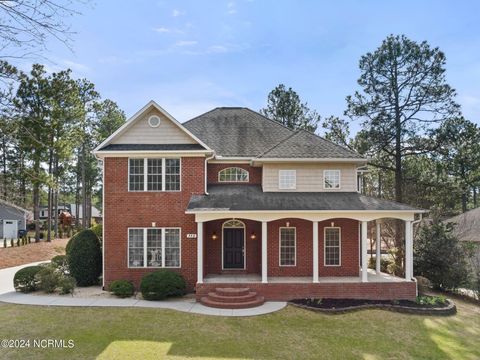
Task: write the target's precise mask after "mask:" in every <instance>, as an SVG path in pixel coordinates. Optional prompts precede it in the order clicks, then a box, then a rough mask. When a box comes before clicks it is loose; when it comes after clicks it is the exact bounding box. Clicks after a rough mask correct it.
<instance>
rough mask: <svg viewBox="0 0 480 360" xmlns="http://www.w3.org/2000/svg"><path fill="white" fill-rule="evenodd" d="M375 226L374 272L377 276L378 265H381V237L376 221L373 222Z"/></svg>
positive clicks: (378, 272)
mask: <svg viewBox="0 0 480 360" xmlns="http://www.w3.org/2000/svg"><path fill="white" fill-rule="evenodd" d="M375 225H376V226H377V236H376V241H375V250H376V254H375V272H376V273H377V274H380V265H381V262H380V260H381V258H382V252H381V250H382V235H381V232H380V230H381V229H380V222H379V221H378V220H377V221H375Z"/></svg>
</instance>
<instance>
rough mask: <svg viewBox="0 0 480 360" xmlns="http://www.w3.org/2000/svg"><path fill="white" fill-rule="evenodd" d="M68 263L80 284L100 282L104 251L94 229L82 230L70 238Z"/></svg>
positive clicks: (88, 284)
mask: <svg viewBox="0 0 480 360" xmlns="http://www.w3.org/2000/svg"><path fill="white" fill-rule="evenodd" d="M66 251H67V263H68V268H69V271H70V275H72V276H73V277H74V278H75V280H76V281H77V285H78V286H90V285H96V284H98V277H99V276H100V274H101V273H102V252H101V250H100V242H99V241H98V238H97V235H95V233H94V232H93V231H92V230H89V229H87V230H82V231H80V232H79V233H78V234H75V236H74V237H72V238H71V239H70V241H69V242H68V244H67V247H66Z"/></svg>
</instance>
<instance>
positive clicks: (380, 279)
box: [204, 269, 407, 284]
mask: <svg viewBox="0 0 480 360" xmlns="http://www.w3.org/2000/svg"><path fill="white" fill-rule="evenodd" d="M204 282H205V283H210V284H220V283H261V282H262V277H261V276H260V275H258V274H239V275H232V274H228V275H227V274H225V275H223V274H222V275H219V274H209V275H207V276H205V279H204ZM268 282H269V283H273V284H275V283H277V284H278V283H283V284H285V283H295V284H306V283H311V282H312V277H311V276H305V277H299V276H269V277H268ZM319 282H320V283H360V282H362V280H361V278H360V275H359V276H320V277H319ZM368 282H372V283H388V282H407V280H406V279H405V278H401V277H397V276H393V275H390V274H386V273H380V274H377V273H375V271H374V270H372V269H368Z"/></svg>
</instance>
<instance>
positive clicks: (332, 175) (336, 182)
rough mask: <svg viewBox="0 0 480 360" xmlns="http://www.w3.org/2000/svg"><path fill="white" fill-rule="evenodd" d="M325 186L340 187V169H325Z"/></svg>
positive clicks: (329, 187)
mask: <svg viewBox="0 0 480 360" xmlns="http://www.w3.org/2000/svg"><path fill="white" fill-rule="evenodd" d="M323 188H324V189H340V170H324V171H323Z"/></svg>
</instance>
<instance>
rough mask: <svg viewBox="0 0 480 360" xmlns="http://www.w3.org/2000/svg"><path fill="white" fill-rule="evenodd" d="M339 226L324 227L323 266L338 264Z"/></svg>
mask: <svg viewBox="0 0 480 360" xmlns="http://www.w3.org/2000/svg"><path fill="white" fill-rule="evenodd" d="M340 242H341V239H340V228H336V227H329V228H325V266H339V265H340Z"/></svg>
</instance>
